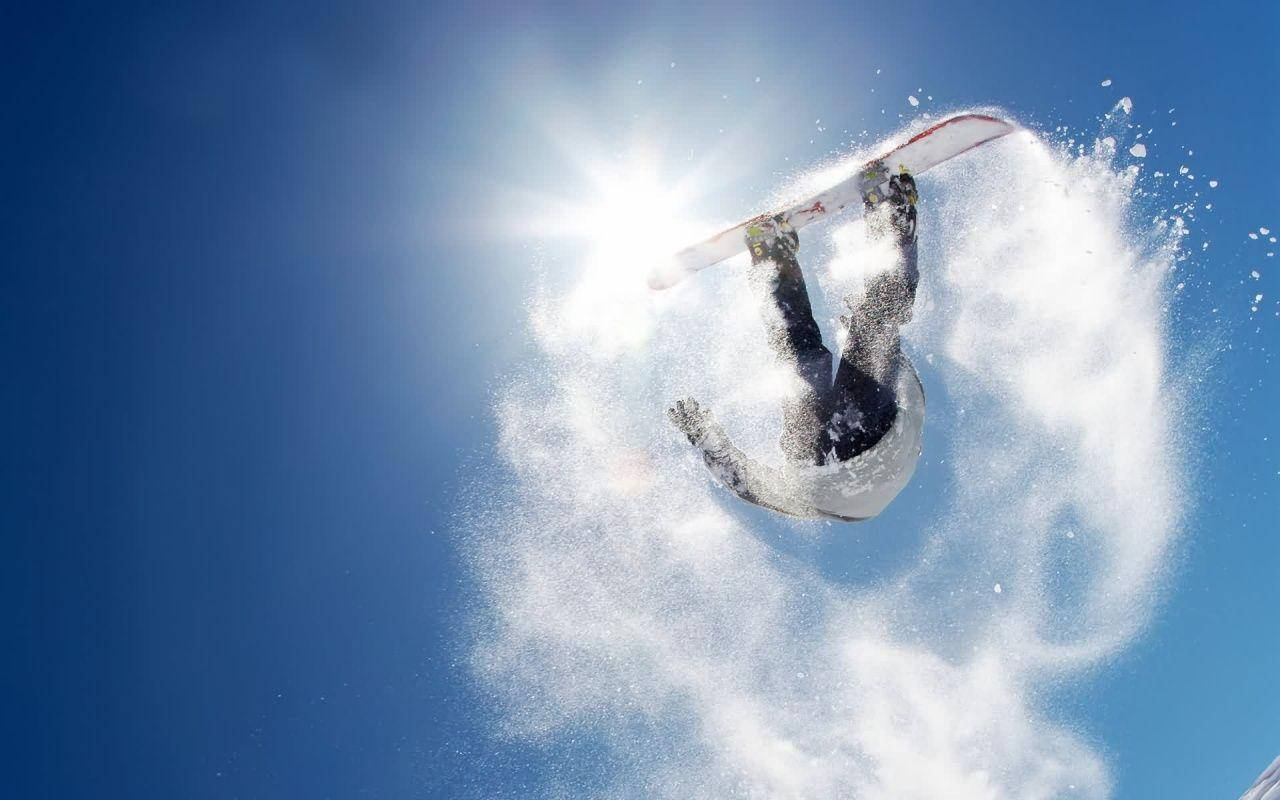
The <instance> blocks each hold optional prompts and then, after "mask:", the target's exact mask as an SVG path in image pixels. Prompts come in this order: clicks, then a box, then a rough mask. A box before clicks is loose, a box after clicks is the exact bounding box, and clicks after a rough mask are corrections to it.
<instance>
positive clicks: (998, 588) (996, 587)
mask: <svg viewBox="0 0 1280 800" xmlns="http://www.w3.org/2000/svg"><path fill="white" fill-rule="evenodd" d="M1003 591H1004V589H1001V588H1000V584H998V583H997V584H996V585H995V593H996V594H1000V593H1001V592H1003Z"/></svg>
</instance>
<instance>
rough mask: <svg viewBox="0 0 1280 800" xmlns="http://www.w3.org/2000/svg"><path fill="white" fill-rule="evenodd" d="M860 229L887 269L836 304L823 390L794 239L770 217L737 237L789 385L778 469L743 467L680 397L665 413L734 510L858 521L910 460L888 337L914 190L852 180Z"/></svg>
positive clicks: (911, 283)
mask: <svg viewBox="0 0 1280 800" xmlns="http://www.w3.org/2000/svg"><path fill="white" fill-rule="evenodd" d="M859 186H860V192H861V195H862V199H863V205H864V207H865V209H866V218H867V230H868V233H869V235H871V236H873V237H877V238H879V237H888V238H889V239H890V240H891V241H892V243H893V244H894V250H895V252H896V255H897V258H896V263H895V264H894V265H893V266H892V267H891V268H890V269H888V270H884V271H881V272H877V273H875V274H874V275H872V276H871V277H869V278H868V279H867V281H866V282H865V287H864V292H863V294H862V295H861V296H859V297H851V298H848V299H847V300H846V302H847V303H848V305H849V311H850V314H849V316H848V317H847V318H845V319H844V322H845V325H846V331H847V336H846V337H845V344H844V349H843V351H842V352H841V353H840V364H839V367H838V369H837V370H836V374H835V379H834V381H833V380H832V378H831V359H832V355H831V351H830V350H828V349H827V348H826V346H824V345H823V343H822V332H821V331H820V330H819V329H818V324H817V322H816V321H814V318H813V310H812V307H811V306H810V303H809V293H808V290H807V288H806V287H805V281H804V274H803V273H802V272H801V270H800V264H799V262H797V261H796V250H797V249H798V248H799V245H800V239H799V235H798V234H797V233H796V231H795V230H793V229H792V227H791V226H790V225H789V224H788V223H787V222H786V220H785V219H784V218H783V217H782V216H781V215H778V216H775V217H771V218H770V217H762V218H760V219H757V220H755V221H753V223H752V224H751V225H750V226H749V227H748V228H747V233H746V243H747V249H748V251H750V253H751V267H750V275H749V279H750V281H751V283H752V284H753V285H755V286H757V287H759V289H760V290H761V292H763V293H764V294H765V295H766V296H767V298H768V300H767V302H766V303H765V304H764V322H765V328H766V330H767V333H768V339H769V344H770V346H771V348H772V349H773V351H774V354H775V355H776V356H777V358H778V359H780V360H781V361H782V362H784V363H786V364H788V365H790V366H792V367H793V368H794V370H795V375H796V377H797V378H798V381H797V382H796V389H795V391H793V392H791V393H790V394H789V395H788V396H787V398H786V399H785V400H784V402H783V408H782V421H783V431H782V440H781V444H782V452H783V454H784V455H785V457H786V462H785V464H784V465H783V466H782V467H781V468H774V467H769V466H767V465H764V464H761V463H758V462H756V461H753V460H751V459H749V458H748V457H747V456H746V455H745V454H744V453H743V452H742V451H741V450H739V449H738V448H737V447H735V446H734V445H733V443H732V442H730V441H729V438H728V436H727V435H725V432H724V429H723V428H721V427H720V425H719V424H717V423H716V421H715V420H714V418H713V417H712V416H711V413H710V411H709V410H708V409H707V408H705V407H703V406H700V405H699V404H698V402H697V401H696V400H693V399H692V398H689V399H686V400H681V401H678V402H677V403H676V404H675V406H674V407H672V408H671V409H669V410H668V412H667V413H668V415H669V416H670V418H671V421H672V423H674V424H675V426H676V427H677V428H679V429H680V430H681V431H683V432H684V434H685V435H686V436H688V438H689V441H690V442H691V443H692V444H693V445H694V446H695V447H697V448H698V449H700V450H701V451H702V457H703V460H704V461H705V462H706V464H707V468H708V469H710V470H711V472H712V474H714V475H715V476H716V478H717V479H718V480H719V481H720V482H721V483H722V484H724V485H725V486H726V487H727V488H728V489H730V490H731V491H733V492H734V493H735V494H737V495H738V496H739V497H741V498H742V499H743V500H746V501H747V502H750V503H755V504H757V505H760V506H764V507H765V508H770V509H773V510H774V511H779V512H781V513H783V514H789V515H792V516H797V517H826V518H834V519H839V520H844V521H848V522H854V521H859V520H865V519H870V518H871V517H874V516H875V515H877V514H879V513H880V512H881V511H882V510H884V508H885V506H887V505H888V504H889V502H890V501H892V500H893V498H894V497H896V496H897V494H898V492H900V491H901V490H902V488H903V487H904V486H906V484H907V481H908V480H910V478H911V474H912V472H913V471H914V470H915V466H916V461H917V460H918V459H919V457H920V441H921V434H922V431H923V427H924V391H923V389H922V387H921V385H920V379H919V377H918V376H917V375H916V371H915V368H914V367H912V366H911V362H910V361H909V360H908V359H907V358H906V356H905V355H903V353H902V348H901V344H900V340H899V336H898V329H899V328H900V327H901V326H902V325H905V324H906V323H907V322H909V321H910V320H911V309H912V306H913V305H914V302H915V296H916V285H917V283H918V282H919V278H920V273H919V269H918V267H917V263H916V251H917V248H916V199H917V197H916V184H915V180H914V179H913V178H912V177H911V176H910V175H909V174H907V173H906V172H901V173H899V174H897V175H890V173H889V170H888V169H886V168H885V167H884V166H883V165H882V164H873V165H871V166H870V167H869V168H868V169H867V170H866V171H865V172H864V173H863V176H862V179H861V181H860V184H859Z"/></svg>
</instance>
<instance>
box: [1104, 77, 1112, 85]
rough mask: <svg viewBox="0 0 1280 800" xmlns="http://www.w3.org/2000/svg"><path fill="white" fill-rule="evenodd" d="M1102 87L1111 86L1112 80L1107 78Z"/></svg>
mask: <svg viewBox="0 0 1280 800" xmlns="http://www.w3.org/2000/svg"><path fill="white" fill-rule="evenodd" d="M1102 85H1103V86H1110V85H1111V79H1110V78H1107V79H1106V80H1105V81H1103V82H1102Z"/></svg>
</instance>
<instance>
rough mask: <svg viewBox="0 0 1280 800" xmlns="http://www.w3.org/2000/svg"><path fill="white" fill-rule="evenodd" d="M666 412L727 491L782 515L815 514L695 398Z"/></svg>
mask: <svg viewBox="0 0 1280 800" xmlns="http://www.w3.org/2000/svg"><path fill="white" fill-rule="evenodd" d="M667 415H668V416H669V417H670V418H671V422H672V424H674V425H675V426H676V427H677V428H679V429H680V430H681V431H682V432H683V433H684V434H685V436H687V437H688V438H689V442H690V444H692V445H693V446H694V447H696V448H698V449H699V450H701V451H702V460H703V461H704V462H705V463H706V465H707V469H708V470H710V471H711V474H712V475H714V476H715V477H716V480H718V481H720V483H722V484H724V486H725V488H727V489H728V490H729V491H731V492H733V493H734V494H736V495H738V497H741V498H742V499H743V500H746V501H747V502H748V503H754V504H756V505H758V506H763V507H764V508H770V509H773V510H774V511H780V512H782V513H784V514H791V515H793V516H800V517H809V516H815V515H816V512H815V511H814V509H813V508H811V507H810V506H809V505H808V504H806V503H804V502H802V501H801V500H799V499H798V498H795V497H793V496H791V495H790V494H789V493H788V492H787V491H786V481H785V480H784V479H783V477H782V476H781V475H780V474H779V473H778V471H777V470H774V469H771V468H770V467H768V466H766V465H764V464H759V463H757V462H755V461H753V460H751V459H750V458H748V457H747V455H746V453H743V452H742V451H741V450H740V449H738V448H737V447H736V446H734V444H733V442H731V441H729V437H728V435H727V434H725V432H724V429H723V428H721V427H720V425H719V424H718V423H717V422H716V421H715V419H714V418H713V417H712V416H711V412H710V411H708V410H707V409H706V408H703V407H701V406H699V405H698V402H697V401H696V400H693V399H692V398H691V399H688V400H680V401H678V402H677V403H676V404H675V406H674V407H672V408H670V409H668V410H667Z"/></svg>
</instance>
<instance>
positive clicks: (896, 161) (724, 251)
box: [649, 114, 1018, 289]
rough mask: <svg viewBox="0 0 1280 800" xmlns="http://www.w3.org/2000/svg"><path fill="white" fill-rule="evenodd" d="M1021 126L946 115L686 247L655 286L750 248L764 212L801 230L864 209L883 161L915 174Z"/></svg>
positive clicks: (653, 276) (657, 275)
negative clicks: (824, 183)
mask: <svg viewBox="0 0 1280 800" xmlns="http://www.w3.org/2000/svg"><path fill="white" fill-rule="evenodd" d="M1016 130H1018V127H1017V126H1016V125H1014V124H1012V123H1010V122H1006V121H1004V120H1002V119H998V118H996V117H990V116H987V115H985V114H960V115H958V116H954V117H950V118H948V119H945V120H943V121H942V122H939V123H938V124H936V125H934V126H932V127H930V128H927V129H925V130H923V131H921V132H920V133H917V134H916V135H915V136H912V137H911V138H910V139H908V140H907V141H905V142H903V143H902V144H900V145H898V146H897V147H894V148H893V149H891V150H889V151H888V152H887V153H885V154H884V155H882V156H880V157H879V158H875V159H872V160H871V161H868V162H867V163H866V164H864V165H863V166H862V167H860V168H859V169H858V170H857V171H856V172H854V174H853V175H852V176H850V177H848V178H846V179H845V180H843V181H840V182H839V183H837V184H836V185H835V186H832V187H831V188H829V189H827V190H825V191H823V192H819V193H818V194H816V195H814V196H812V197H810V198H808V199H806V200H802V201H800V202H799V203H796V204H795V205H793V206H791V207H789V208H786V209H783V210H782V211H781V212H769V213H766V214H761V215H759V216H756V217H752V218H751V219H749V220H746V221H745V222H742V223H739V224H738V225H734V226H733V227H732V228H729V229H727V230H723V231H721V232H720V233H717V234H716V235H715V236H712V237H711V238H710V239H707V240H706V241H704V242H699V243H698V244H695V245H690V246H689V247H686V248H685V249H683V250H681V251H680V252H678V253H676V254H675V255H674V256H673V257H672V258H671V259H670V260H669V261H668V262H667V263H664V264H661V265H659V266H657V267H655V268H654V269H653V270H651V271H650V273H649V286H650V288H653V289H668V288H670V287H672V286H675V285H676V284H678V283H680V282H681V281H683V280H684V279H685V278H687V277H689V276H690V275H692V274H693V273H695V272H698V271H699V270H703V269H706V268H707V267H710V266H713V265H715V264H718V263H720V262H721V261H724V260H725V259H726V258H732V257H733V256H735V255H737V254H738V253H740V252H743V251H745V250H746V247H747V246H746V241H745V233H746V230H747V226H749V225H750V224H751V223H753V222H755V221H756V220H759V219H761V218H764V217H772V216H774V215H775V214H778V213H781V214H782V217H783V219H785V220H786V221H787V222H789V223H791V227H793V228H795V229H796V230H799V229H800V228H803V227H804V226H806V225H808V224H809V223H811V222H817V221H818V220H821V219H826V218H828V217H832V216H835V215H836V214H838V213H840V212H841V211H843V210H844V209H846V208H854V209H858V210H861V209H862V194H861V188H860V185H861V183H862V181H863V180H864V175H866V174H867V173H868V171H869V170H872V169H877V168H882V167H883V168H887V169H888V171H889V172H890V173H897V172H901V171H903V170H906V171H907V172H910V173H911V174H912V175H913V176H918V175H919V174H920V173H922V172H924V171H925V170H927V169H929V168H930V167H933V166H936V165H938V164H941V163H942V162H944V161H947V160H949V159H952V158H955V157H956V156H958V155H960V154H961V153H965V152H967V151H969V150H972V149H973V148H975V147H977V146H979V145H982V144H986V143H987V142H990V141H992V140H994V139H999V138H1000V137H1001V136H1006V135H1008V134H1010V133H1013V132H1014V131H1016ZM886 180H887V177H886Z"/></svg>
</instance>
